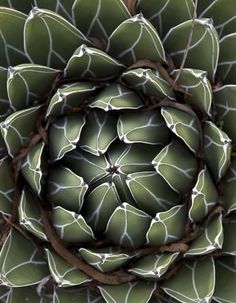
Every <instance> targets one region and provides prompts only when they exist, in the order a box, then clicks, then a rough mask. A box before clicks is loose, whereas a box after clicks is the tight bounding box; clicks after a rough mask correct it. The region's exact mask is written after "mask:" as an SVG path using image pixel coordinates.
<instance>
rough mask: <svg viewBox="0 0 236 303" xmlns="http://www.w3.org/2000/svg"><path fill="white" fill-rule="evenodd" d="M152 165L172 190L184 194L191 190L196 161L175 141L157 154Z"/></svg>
mask: <svg viewBox="0 0 236 303" xmlns="http://www.w3.org/2000/svg"><path fill="white" fill-rule="evenodd" d="M152 164H153V165H154V168H155V169H156V171H157V172H158V173H159V174H160V175H161V176H162V177H163V178H164V179H165V181H166V182H167V183H168V184H169V186H170V187H171V188H172V189H173V190H175V191H177V192H180V193H183V194H185V193H186V192H188V191H189V190H190V189H191V188H192V183H193V180H194V177H195V174H196V172H197V161H196V158H195V157H194V156H193V154H192V153H191V152H190V151H189V150H188V148H187V147H185V146H184V145H183V144H182V143H180V142H179V141H177V140H176V139H174V140H172V142H171V143H170V144H168V145H167V146H166V147H164V148H163V149H162V150H161V151H160V152H159V154H158V155H157V156H156V157H155V158H154V160H153V161H152Z"/></svg>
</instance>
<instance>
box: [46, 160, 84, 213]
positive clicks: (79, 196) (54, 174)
mask: <svg viewBox="0 0 236 303" xmlns="http://www.w3.org/2000/svg"><path fill="white" fill-rule="evenodd" d="M87 189H88V185H87V184H86V183H85V182H84V180H83V178H82V177H80V176H79V175H77V174H75V173H74V172H73V171H72V170H70V169H69V168H67V167H64V166H58V167H56V168H54V169H53V170H51V172H50V174H49V180H48V188H47V191H48V199H49V201H50V202H52V203H54V204H55V205H60V206H62V207H65V208H66V209H68V210H72V211H75V212H78V211H79V210H80V209H81V207H82V205H83V202H84V195H85V193H86V191H87Z"/></svg>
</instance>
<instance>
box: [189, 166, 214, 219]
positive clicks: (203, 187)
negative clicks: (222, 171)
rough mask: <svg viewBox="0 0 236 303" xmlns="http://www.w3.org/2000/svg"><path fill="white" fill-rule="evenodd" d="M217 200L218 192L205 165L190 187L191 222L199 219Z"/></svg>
mask: <svg viewBox="0 0 236 303" xmlns="http://www.w3.org/2000/svg"><path fill="white" fill-rule="evenodd" d="M217 201H218V193H217V190H216V187H215V184H214V182H213V180H212V177H211V175H210V173H209V170H208V168H207V167H204V168H203V169H202V170H201V171H200V172H199V173H198V176H197V182H196V184H195V185H194V187H193V189H192V194H191V204H190V209H189V214H188V216H189V219H190V220H191V221H192V222H198V221H201V220H202V219H203V218H204V217H205V216H206V215H207V214H208V213H209V211H211V209H212V208H213V207H214V206H215V205H216V203H217Z"/></svg>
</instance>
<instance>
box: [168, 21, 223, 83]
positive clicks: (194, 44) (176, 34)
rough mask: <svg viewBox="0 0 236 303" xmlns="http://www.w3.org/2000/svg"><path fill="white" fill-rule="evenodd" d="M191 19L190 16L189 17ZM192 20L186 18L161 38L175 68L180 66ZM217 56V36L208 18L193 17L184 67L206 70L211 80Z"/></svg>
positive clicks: (214, 71) (213, 75)
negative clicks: (189, 43)
mask: <svg viewBox="0 0 236 303" xmlns="http://www.w3.org/2000/svg"><path fill="white" fill-rule="evenodd" d="M191 19H192V18H191ZM192 22H193V20H188V21H185V22H183V23H180V24H178V25H176V26H175V27H173V28H171V29H170V30H169V32H168V33H167V35H166V36H165V38H164V40H163V44H164V47H165V50H166V51H167V52H168V54H169V55H170V56H171V57H172V60H173V61H174V64H175V66H176V67H177V68H179V67H180V65H181V62H182V60H183V56H184V54H185V50H186V47H187V43H188V39H189V35H190V33H191V31H192ZM218 58H219V38H218V34H217V32H216V30H215V28H214V27H213V24H212V20H211V19H208V18H202V19H195V22H194V27H193V35H192V41H191V46H190V49H189V51H188V55H187V58H186V62H185V67H187V68H196V69H201V70H204V71H206V72H207V74H208V78H209V80H210V81H211V82H213V80H214V77H215V73H216V68H217V63H218Z"/></svg>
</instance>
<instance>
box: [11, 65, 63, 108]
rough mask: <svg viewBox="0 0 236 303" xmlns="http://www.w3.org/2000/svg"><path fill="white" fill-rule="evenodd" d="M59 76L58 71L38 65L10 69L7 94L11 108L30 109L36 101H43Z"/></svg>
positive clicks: (18, 66)
mask: <svg viewBox="0 0 236 303" xmlns="http://www.w3.org/2000/svg"><path fill="white" fill-rule="evenodd" d="M58 74H59V71H58V70H55V69H52V68H49V67H46V66H41V65H36V64H21V65H17V66H15V67H10V68H9V71H8V79H7V92H8V97H9V101H10V105H11V108H12V109H13V110H19V109H23V108H26V107H29V106H30V105H31V104H32V103H33V102H34V101H41V100H42V97H44V95H45V94H46V93H47V92H48V91H50V89H51V86H52V84H53V81H54V80H55V78H56V76H57V75H58Z"/></svg>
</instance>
